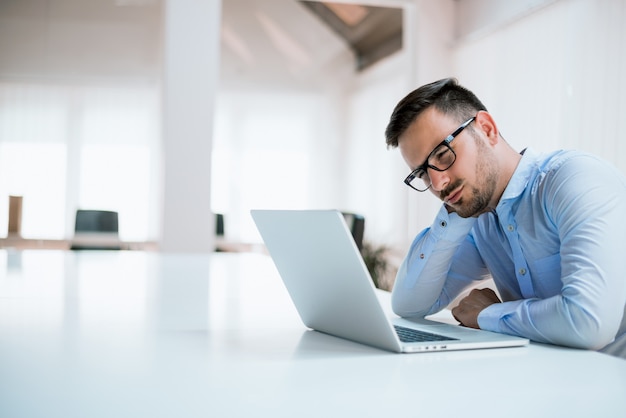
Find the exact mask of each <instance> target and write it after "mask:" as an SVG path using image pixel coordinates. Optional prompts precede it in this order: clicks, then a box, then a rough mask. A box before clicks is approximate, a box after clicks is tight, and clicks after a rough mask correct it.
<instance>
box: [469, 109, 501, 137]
mask: <svg viewBox="0 0 626 418" xmlns="http://www.w3.org/2000/svg"><path fill="white" fill-rule="evenodd" d="M475 124H476V129H478V130H480V131H481V132H482V133H483V134H484V135H485V136H486V137H487V138H488V139H489V143H490V144H491V145H495V144H496V143H497V142H498V141H499V140H500V135H499V131H498V126H497V125H496V121H495V120H493V117H492V116H491V114H489V113H488V112H485V111H484V110H481V111H479V112H478V113H477V114H476V121H475Z"/></svg>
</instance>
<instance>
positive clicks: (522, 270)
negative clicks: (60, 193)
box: [519, 267, 526, 276]
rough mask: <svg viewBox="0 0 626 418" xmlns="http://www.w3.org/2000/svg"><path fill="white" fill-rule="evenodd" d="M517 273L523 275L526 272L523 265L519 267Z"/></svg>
mask: <svg viewBox="0 0 626 418" xmlns="http://www.w3.org/2000/svg"><path fill="white" fill-rule="evenodd" d="M519 274H521V275H522V276H523V275H525V274H526V269H525V268H524V267H522V268H521V269H519Z"/></svg>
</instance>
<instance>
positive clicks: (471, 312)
mask: <svg viewBox="0 0 626 418" xmlns="http://www.w3.org/2000/svg"><path fill="white" fill-rule="evenodd" d="M500 302H501V301H500V299H498V296H496V293H495V292H494V291H493V290H491V289H474V290H472V291H471V292H470V294H469V295H467V296H466V297H464V298H463V299H461V301H460V302H459V305H458V306H456V307H454V308H452V316H454V318H455V319H456V320H457V321H459V322H460V323H461V325H464V326H466V327H470V328H477V329H478V328H479V326H478V314H479V313H480V312H481V311H482V310H483V309H485V308H486V307H487V306H490V305H493V304H494V303H500Z"/></svg>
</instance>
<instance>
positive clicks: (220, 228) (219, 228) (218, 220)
mask: <svg viewBox="0 0 626 418" xmlns="http://www.w3.org/2000/svg"><path fill="white" fill-rule="evenodd" d="M215 235H217V236H218V237H223V236H224V214H222V213H216V214H215Z"/></svg>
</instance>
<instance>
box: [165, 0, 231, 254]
mask: <svg viewBox="0 0 626 418" xmlns="http://www.w3.org/2000/svg"><path fill="white" fill-rule="evenodd" d="M164 14H165V25H164V57H163V59H164V74H163V174H162V175H163V178H162V180H163V206H162V215H161V216H162V217H161V219H162V222H161V237H160V242H159V248H160V249H161V251H165V252H195V253H197V252H210V251H213V248H214V242H215V236H214V219H213V214H212V213H211V148H212V142H213V141H212V134H213V113H214V106H215V95H216V91H217V85H218V81H219V79H218V75H219V60H220V21H221V1H220V0H166V2H165V10H164Z"/></svg>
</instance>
